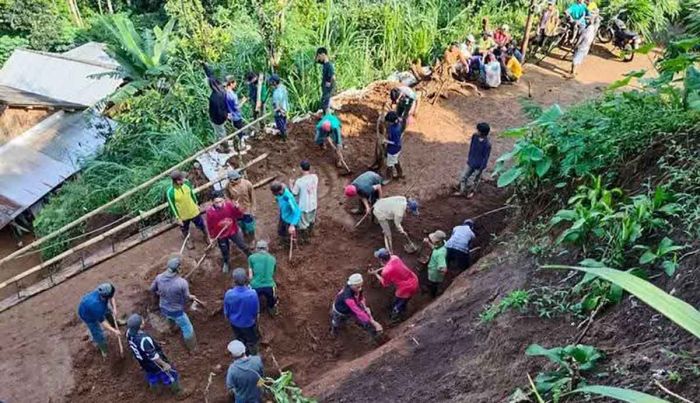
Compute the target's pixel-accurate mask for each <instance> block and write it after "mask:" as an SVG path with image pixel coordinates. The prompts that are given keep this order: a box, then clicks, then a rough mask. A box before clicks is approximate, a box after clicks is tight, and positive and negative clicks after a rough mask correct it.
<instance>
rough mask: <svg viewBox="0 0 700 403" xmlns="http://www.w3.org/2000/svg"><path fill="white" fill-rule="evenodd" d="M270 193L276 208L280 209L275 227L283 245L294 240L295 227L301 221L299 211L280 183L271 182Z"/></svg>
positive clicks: (289, 193)
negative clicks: (273, 197)
mask: <svg viewBox="0 0 700 403" xmlns="http://www.w3.org/2000/svg"><path fill="white" fill-rule="evenodd" d="M270 191H271V192H272V195H273V196H275V200H276V201H277V206H278V207H279V209H280V219H279V224H278V225H277V235H279V237H280V241H282V242H283V243H285V242H287V241H288V240H291V239H296V234H297V227H298V226H299V222H300V221H301V210H300V209H299V205H297V201H296V200H294V196H293V195H292V192H290V191H289V188H288V187H286V186H284V185H283V184H282V183H280V182H272V184H271V185H270Z"/></svg>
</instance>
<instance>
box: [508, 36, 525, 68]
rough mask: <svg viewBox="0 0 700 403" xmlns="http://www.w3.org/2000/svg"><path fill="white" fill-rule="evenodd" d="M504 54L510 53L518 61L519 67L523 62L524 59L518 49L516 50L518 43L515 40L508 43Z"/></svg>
mask: <svg viewBox="0 0 700 403" xmlns="http://www.w3.org/2000/svg"><path fill="white" fill-rule="evenodd" d="M506 52H507V53H512V54H513V56H515V58H516V59H518V61H519V62H520V64H521V65H522V64H523V63H524V62H525V58H524V57H523V54H522V52H520V49H518V42H517V41H516V40H515V39H513V40H512V41H510V43H509V44H508V47H507V48H506Z"/></svg>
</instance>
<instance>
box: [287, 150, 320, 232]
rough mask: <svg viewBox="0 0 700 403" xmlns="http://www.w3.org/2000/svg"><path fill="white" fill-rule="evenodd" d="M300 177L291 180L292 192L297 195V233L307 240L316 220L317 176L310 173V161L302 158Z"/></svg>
mask: <svg viewBox="0 0 700 403" xmlns="http://www.w3.org/2000/svg"><path fill="white" fill-rule="evenodd" d="M299 166H300V167H301V177H300V178H299V179H297V180H296V181H293V182H291V184H290V187H291V188H292V194H294V195H295V196H298V197H299V209H300V210H301V218H300V219H299V235H300V238H301V241H302V242H309V236H310V235H311V232H312V231H313V229H314V223H315V222H316V209H317V208H318V176H317V175H316V174H314V173H311V163H309V161H307V160H304V161H302V162H301V164H299Z"/></svg>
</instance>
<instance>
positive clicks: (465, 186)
mask: <svg viewBox="0 0 700 403" xmlns="http://www.w3.org/2000/svg"><path fill="white" fill-rule="evenodd" d="M490 132H491V126H489V124H488V123H485V122H481V123H478V124H477V125H476V133H474V134H472V139H471V144H470V145H469V156H468V157H467V166H466V167H465V169H464V173H463V174H462V176H461V178H460V181H459V191H458V192H457V193H455V196H459V195H465V194H466V195H467V198H468V199H471V198H472V197H474V193H475V192H476V191H477V188H478V187H479V182H480V181H481V175H482V174H483V173H484V169H486V165H487V164H488V162H489V157H490V156H491V142H490V141H489V139H488V135H489V133H490ZM472 175H474V180H473V181H472V185H471V186H469V178H471V176H472Z"/></svg>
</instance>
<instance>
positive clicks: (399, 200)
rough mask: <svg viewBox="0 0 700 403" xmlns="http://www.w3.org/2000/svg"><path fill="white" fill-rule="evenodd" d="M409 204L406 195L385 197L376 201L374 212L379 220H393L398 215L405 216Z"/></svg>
mask: <svg viewBox="0 0 700 403" xmlns="http://www.w3.org/2000/svg"><path fill="white" fill-rule="evenodd" d="M407 204H408V201H407V199H406V197H405V196H391V197H384V198H382V199H379V200H377V202H376V203H374V207H373V209H372V212H373V214H374V217H376V218H377V220H386V221H388V220H393V219H394V217H396V216H400V217H403V216H404V213H405V211H406V206H407Z"/></svg>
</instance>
